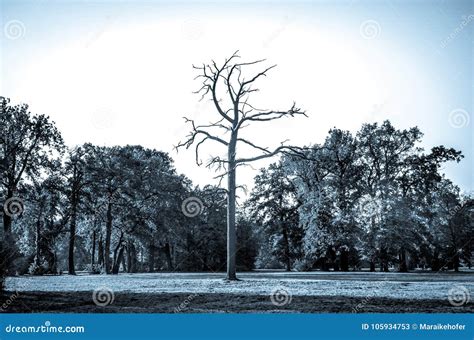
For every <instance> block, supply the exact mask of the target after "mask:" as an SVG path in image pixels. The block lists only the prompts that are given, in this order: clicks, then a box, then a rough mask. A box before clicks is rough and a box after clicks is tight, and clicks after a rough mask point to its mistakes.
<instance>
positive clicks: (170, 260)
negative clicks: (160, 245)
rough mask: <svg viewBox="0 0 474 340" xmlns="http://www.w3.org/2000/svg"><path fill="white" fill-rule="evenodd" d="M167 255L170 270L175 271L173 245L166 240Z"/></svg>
mask: <svg viewBox="0 0 474 340" xmlns="http://www.w3.org/2000/svg"><path fill="white" fill-rule="evenodd" d="M164 251H165V256H166V261H167V262H168V270H169V271H173V270H174V268H173V261H172V259H171V246H170V243H169V242H166V244H165V249H164Z"/></svg>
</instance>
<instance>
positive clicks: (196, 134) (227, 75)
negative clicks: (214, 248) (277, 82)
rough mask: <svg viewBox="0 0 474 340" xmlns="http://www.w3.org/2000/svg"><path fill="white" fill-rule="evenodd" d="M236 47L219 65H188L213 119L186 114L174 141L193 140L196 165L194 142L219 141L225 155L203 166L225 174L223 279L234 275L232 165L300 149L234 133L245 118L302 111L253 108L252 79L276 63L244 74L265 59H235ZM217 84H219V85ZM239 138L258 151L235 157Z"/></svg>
mask: <svg viewBox="0 0 474 340" xmlns="http://www.w3.org/2000/svg"><path fill="white" fill-rule="evenodd" d="M239 60H240V56H239V54H238V51H237V52H235V53H234V54H233V55H232V56H231V57H230V58H227V59H226V60H225V61H224V63H223V64H222V65H221V66H218V65H217V63H216V62H215V61H213V60H212V61H211V63H210V64H203V65H202V66H194V65H193V68H194V69H196V70H197V71H199V75H198V76H197V77H196V78H195V79H198V80H201V81H202V83H201V87H200V88H199V89H198V90H197V91H196V92H195V93H197V94H199V95H201V99H200V100H203V99H204V98H210V100H211V101H212V102H213V104H214V106H215V108H216V111H217V112H216V113H217V117H218V118H217V120H216V121H214V122H210V123H208V124H204V125H198V124H196V123H195V122H194V120H192V119H189V118H186V117H185V120H186V122H187V123H189V124H190V125H191V132H190V133H189V135H188V136H187V139H186V140H185V141H184V142H180V143H179V144H178V145H177V146H176V149H179V148H182V147H184V148H186V149H188V148H190V147H191V146H192V145H195V157H196V163H197V164H198V165H202V162H201V160H200V157H199V148H200V147H201V146H202V145H203V144H204V143H205V142H207V141H213V142H215V143H219V144H220V145H223V146H225V147H226V148H227V157H226V158H225V157H224V158H223V157H220V156H214V157H212V158H211V159H210V160H209V162H208V163H207V165H206V166H207V167H209V168H210V167H214V168H216V169H217V171H222V170H223V172H222V173H220V174H219V175H218V176H217V177H216V178H219V180H220V181H221V180H222V179H223V178H224V177H227V279H228V280H237V276H236V232H235V222H236V216H235V215H236V169H237V167H239V166H242V165H248V164H249V163H251V162H254V161H258V160H261V159H265V158H269V157H272V156H275V155H278V154H301V152H302V149H301V148H298V147H294V146H289V145H285V142H286V141H283V142H282V143H281V145H280V146H278V147H277V148H275V149H269V148H267V147H263V146H259V145H256V144H255V143H253V142H252V141H250V140H248V139H245V138H242V137H241V136H239V132H240V131H241V130H242V129H243V128H245V127H246V126H248V125H249V124H251V123H258V122H269V121H272V120H278V119H282V118H287V117H294V116H298V115H303V116H306V114H305V113H304V111H302V110H301V109H300V108H298V107H296V104H294V103H293V105H292V106H291V107H290V108H289V109H288V110H286V111H277V110H260V109H257V108H255V107H254V106H253V105H252V104H251V103H250V102H249V97H250V95H251V94H252V93H254V92H257V91H258V90H259V89H258V88H255V87H254V85H255V82H256V81H257V80H258V79H259V78H262V77H265V76H267V73H268V72H269V71H270V70H271V69H273V68H274V67H276V65H272V66H270V67H266V68H264V69H263V71H261V72H257V73H256V74H253V75H252V76H250V77H245V75H244V73H243V71H244V69H245V70H247V69H248V68H249V67H251V66H255V65H260V64H262V63H263V62H265V59H262V60H256V61H252V62H239ZM221 87H222V88H221ZM218 89H219V91H222V90H223V91H224V93H225V96H226V98H227V99H226V100H227V103H228V104H227V105H226V104H224V101H223V100H222V99H221V98H220V97H219V95H218V92H217V91H218ZM238 144H244V145H246V146H247V147H249V148H251V149H253V150H255V151H257V152H258V154H257V155H255V156H250V157H242V158H238V157H237V153H236V150H237V145H238Z"/></svg>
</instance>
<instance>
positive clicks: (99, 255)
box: [97, 235, 104, 265]
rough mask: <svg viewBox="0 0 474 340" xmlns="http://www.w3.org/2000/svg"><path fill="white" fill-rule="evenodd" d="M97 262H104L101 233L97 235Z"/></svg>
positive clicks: (100, 263) (101, 263)
mask: <svg viewBox="0 0 474 340" xmlns="http://www.w3.org/2000/svg"><path fill="white" fill-rule="evenodd" d="M97 257H98V259H97V263H98V264H99V265H103V264H104V241H103V240H102V235H100V237H99V247H98V249H97Z"/></svg>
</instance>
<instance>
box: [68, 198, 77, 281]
mask: <svg viewBox="0 0 474 340" xmlns="http://www.w3.org/2000/svg"><path fill="white" fill-rule="evenodd" d="M71 209H72V211H71V224H70V229H69V259H68V260H69V261H68V263H69V266H68V271H69V275H76V271H75V269H74V244H75V241H76V217H77V199H76V195H75V194H73V197H72V206H71Z"/></svg>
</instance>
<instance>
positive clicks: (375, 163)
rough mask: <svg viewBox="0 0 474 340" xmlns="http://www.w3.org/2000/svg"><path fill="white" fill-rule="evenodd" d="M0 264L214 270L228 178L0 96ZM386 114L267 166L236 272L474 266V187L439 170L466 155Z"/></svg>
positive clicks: (241, 224)
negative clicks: (106, 142)
mask: <svg viewBox="0 0 474 340" xmlns="http://www.w3.org/2000/svg"><path fill="white" fill-rule="evenodd" d="M0 110H1V116H0V132H1V133H0V174H1V175H0V180H1V182H0V185H1V190H0V195H1V196H0V197H1V202H2V206H3V209H2V224H3V227H2V228H1V236H2V237H1V249H0V252H1V254H0V258H1V263H0V270H1V276H2V278H3V277H5V276H11V275H24V274H30V275H46V274H52V275H60V274H69V275H75V274H76V273H77V272H79V271H81V272H84V271H85V272H88V273H90V274H118V273H120V272H128V273H136V272H158V271H167V272H173V271H183V272H189V271H201V272H203V271H204V272H220V271H224V270H225V265H226V209H227V201H226V195H227V193H226V190H225V189H223V188H221V187H219V186H218V185H211V184H209V185H206V186H204V187H199V186H195V185H193V183H192V181H191V180H190V179H189V178H188V177H186V175H185V174H180V173H178V172H177V171H176V169H175V168H174V166H173V159H172V157H171V156H170V155H169V154H167V153H165V152H162V151H159V150H155V149H147V148H144V147H142V146H139V145H125V146H97V145H93V144H90V143H85V144H83V145H77V146H67V145H65V143H64V141H63V138H62V136H61V132H60V131H59V130H58V128H57V127H56V125H55V123H54V122H53V121H51V120H50V119H49V117H47V116H45V115H42V114H33V113H31V112H30V111H29V107H28V105H26V104H20V105H13V104H11V103H10V100H9V99H8V98H4V97H0ZM422 137H423V133H422V131H420V130H419V129H418V128H417V127H412V128H409V129H397V128H396V127H395V126H393V125H392V124H391V123H390V121H384V122H383V123H367V124H364V125H363V126H362V127H361V128H360V129H359V130H358V131H357V132H356V133H351V132H349V131H344V130H340V129H337V128H333V129H331V130H330V131H329V132H328V134H327V136H326V138H325V140H324V141H322V142H321V143H316V142H317V141H315V144H313V145H310V146H307V147H305V148H304V149H302V150H303V151H301V153H302V154H301V155H295V154H283V155H281V156H280V158H279V159H277V160H276V161H275V162H274V163H272V164H271V165H269V166H268V167H266V168H263V169H261V170H260V171H259V172H258V174H257V176H256V177H255V180H254V181H255V183H254V184H253V186H251V187H252V188H251V190H250V192H248V193H247V195H243V196H242V197H243V199H241V200H239V201H238V207H237V219H236V226H237V227H236V231H237V255H236V261H237V270H238V271H250V270H253V269H263V268H271V269H284V270H287V271H295V270H296V271H309V270H315V269H319V270H326V271H328V270H333V271H352V270H362V269H367V270H370V271H401V272H406V271H410V270H415V269H418V270H431V271H440V270H454V271H458V270H459V268H460V267H461V266H466V267H469V268H470V267H471V265H472V258H471V256H472V253H473V250H474V249H473V242H472V240H473V237H474V228H473V226H474V213H473V208H474V199H473V197H472V196H469V195H466V194H463V193H462V192H461V190H460V188H459V187H457V186H456V184H455V183H452V182H451V181H450V180H449V179H448V178H446V177H445V176H444V175H443V173H442V166H443V164H445V163H446V162H460V161H461V160H462V158H463V155H462V154H461V152H460V151H458V150H455V149H453V148H450V147H445V146H436V147H433V148H432V149H431V150H428V151H426V150H424V149H423V148H421V147H420V143H421V142H422Z"/></svg>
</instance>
